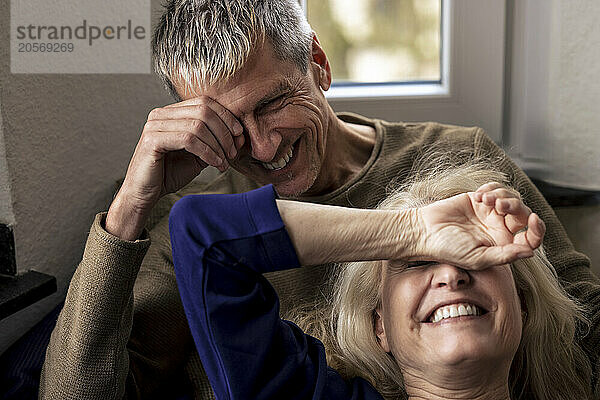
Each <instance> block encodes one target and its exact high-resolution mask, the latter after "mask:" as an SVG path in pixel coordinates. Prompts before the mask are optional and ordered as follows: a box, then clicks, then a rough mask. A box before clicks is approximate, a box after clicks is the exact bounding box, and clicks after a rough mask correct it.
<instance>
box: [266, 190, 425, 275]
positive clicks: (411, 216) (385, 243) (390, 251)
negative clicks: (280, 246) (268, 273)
mask: <svg viewBox="0 0 600 400" xmlns="http://www.w3.org/2000/svg"><path fill="white" fill-rule="evenodd" d="M277 208H278V209H279V213H280V214H281V218H282V220H283V222H284V224H285V226H286V229H287V231H288V233H289V235H290V237H291V239H292V243H293V244H294V247H295V249H296V253H297V254H298V258H299V260H300V264H302V265H306V266H308V265H319V264H324V263H329V262H344V261H358V260H382V259H393V258H406V257H410V256H411V255H412V251H413V244H414V243H415V242H414V241H415V238H416V237H417V233H416V228H417V227H418V218H417V211H416V209H408V210H403V211H397V210H394V211H390V210H364V209H354V208H345V207H336V206H327V205H319V204H311V203H301V202H295V201H288V200H277Z"/></svg>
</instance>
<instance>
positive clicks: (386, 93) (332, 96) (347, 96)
mask: <svg viewBox="0 0 600 400" xmlns="http://www.w3.org/2000/svg"><path fill="white" fill-rule="evenodd" d="M449 94H450V92H449V90H448V87H447V86H446V85H443V84H441V83H439V82H424V83H411V82H407V83H395V84H390V83H385V84H376V83H373V84H355V85H353V84H335V83H334V84H333V85H332V86H331V88H330V89H329V90H328V91H327V92H325V96H326V97H327V99H329V100H336V101H344V100H346V101H357V100H360V101H370V100H391V99H415V98H422V99H425V98H437V97H448V96H449Z"/></svg>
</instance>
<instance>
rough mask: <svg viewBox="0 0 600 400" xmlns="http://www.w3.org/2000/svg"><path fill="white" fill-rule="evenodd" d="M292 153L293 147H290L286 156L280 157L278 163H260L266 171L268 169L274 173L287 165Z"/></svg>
mask: <svg viewBox="0 0 600 400" xmlns="http://www.w3.org/2000/svg"><path fill="white" fill-rule="evenodd" d="M292 153H293V147H290V150H289V151H288V152H287V154H286V155H284V156H283V157H281V159H280V160H279V161H277V162H272V163H262V165H263V166H264V167H265V168H266V169H270V170H274V171H276V170H278V169H282V168H284V167H285V166H286V165H287V164H288V162H289V161H290V159H291V158H292Z"/></svg>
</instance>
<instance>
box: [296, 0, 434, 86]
mask: <svg viewBox="0 0 600 400" xmlns="http://www.w3.org/2000/svg"><path fill="white" fill-rule="evenodd" d="M306 4H307V6H306V7H307V16H308V19H309V21H310V23H311V25H312V27H313V28H314V29H315V31H316V32H318V34H319V37H320V40H321V42H322V44H323V47H324V48H325V51H326V52H327V54H328V55H329V59H330V63H331V66H332V70H333V76H334V77H335V83H334V84H336V85H344V84H348V83H350V84H352V83H353V84H356V83H359V82H360V83H382V82H396V83H397V82H415V81H416V82H429V83H439V82H440V81H441V64H440V61H441V59H440V42H441V40H440V39H441V0H401V1H395V0H375V1H372V0H354V1H347V0H307V2H306Z"/></svg>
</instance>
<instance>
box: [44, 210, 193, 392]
mask: <svg viewBox="0 0 600 400" xmlns="http://www.w3.org/2000/svg"><path fill="white" fill-rule="evenodd" d="M105 219H106V212H103V213H99V214H97V215H96V217H95V219H94V222H93V224H92V227H91V229H90V233H89V235H88V238H87V242H86V245H85V250H84V252H83V257H82V260H81V262H80V263H79V265H78V267H77V269H76V271H75V274H74V275H73V278H72V279H71V283H70V285H69V290H68V293H67V297H66V299H65V305H64V307H63V309H62V311H61V313H60V315H59V317H58V320H57V323H56V326H55V328H54V330H53V332H52V335H51V338H50V343H49V345H48V347H47V350H46V358H45V362H44V366H43V369H42V375H41V379H40V393H39V398H40V399H57V400H59V399H60V400H66V399H77V400H80V399H101V400H108V399H111V400H120V399H139V398H149V397H151V396H156V397H157V398H159V397H162V398H168V397H172V396H173V395H174V393H173V391H174V387H173V382H174V381H175V382H176V381H177V379H178V378H180V379H181V377H182V371H181V370H182V368H183V365H184V364H185V361H186V360H187V357H188V356H189V354H190V351H191V350H192V349H193V342H192V338H191V336H190V334H189V329H188V327H187V322H186V320H185V315H184V313H183V308H182V306H181V300H180V298H179V293H178V291H177V284H176V282H175V276H174V274H173V268H172V263H171V247H170V243H169V241H168V219H167V218H164V219H163V220H162V221H161V222H159V223H158V224H157V225H156V226H155V227H154V228H153V229H152V230H151V231H150V232H148V231H147V230H145V231H144V233H143V234H142V237H141V239H139V240H136V241H124V240H121V239H119V238H118V237H116V236H113V235H111V234H110V233H108V232H107V231H106V230H105V229H104V223H105ZM163 232H164V233H163ZM151 237H152V239H153V240H152V242H153V243H152V244H151V239H150V238H151ZM161 239H162V240H161ZM183 391H184V390H183ZM163 394H164V396H163Z"/></svg>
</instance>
